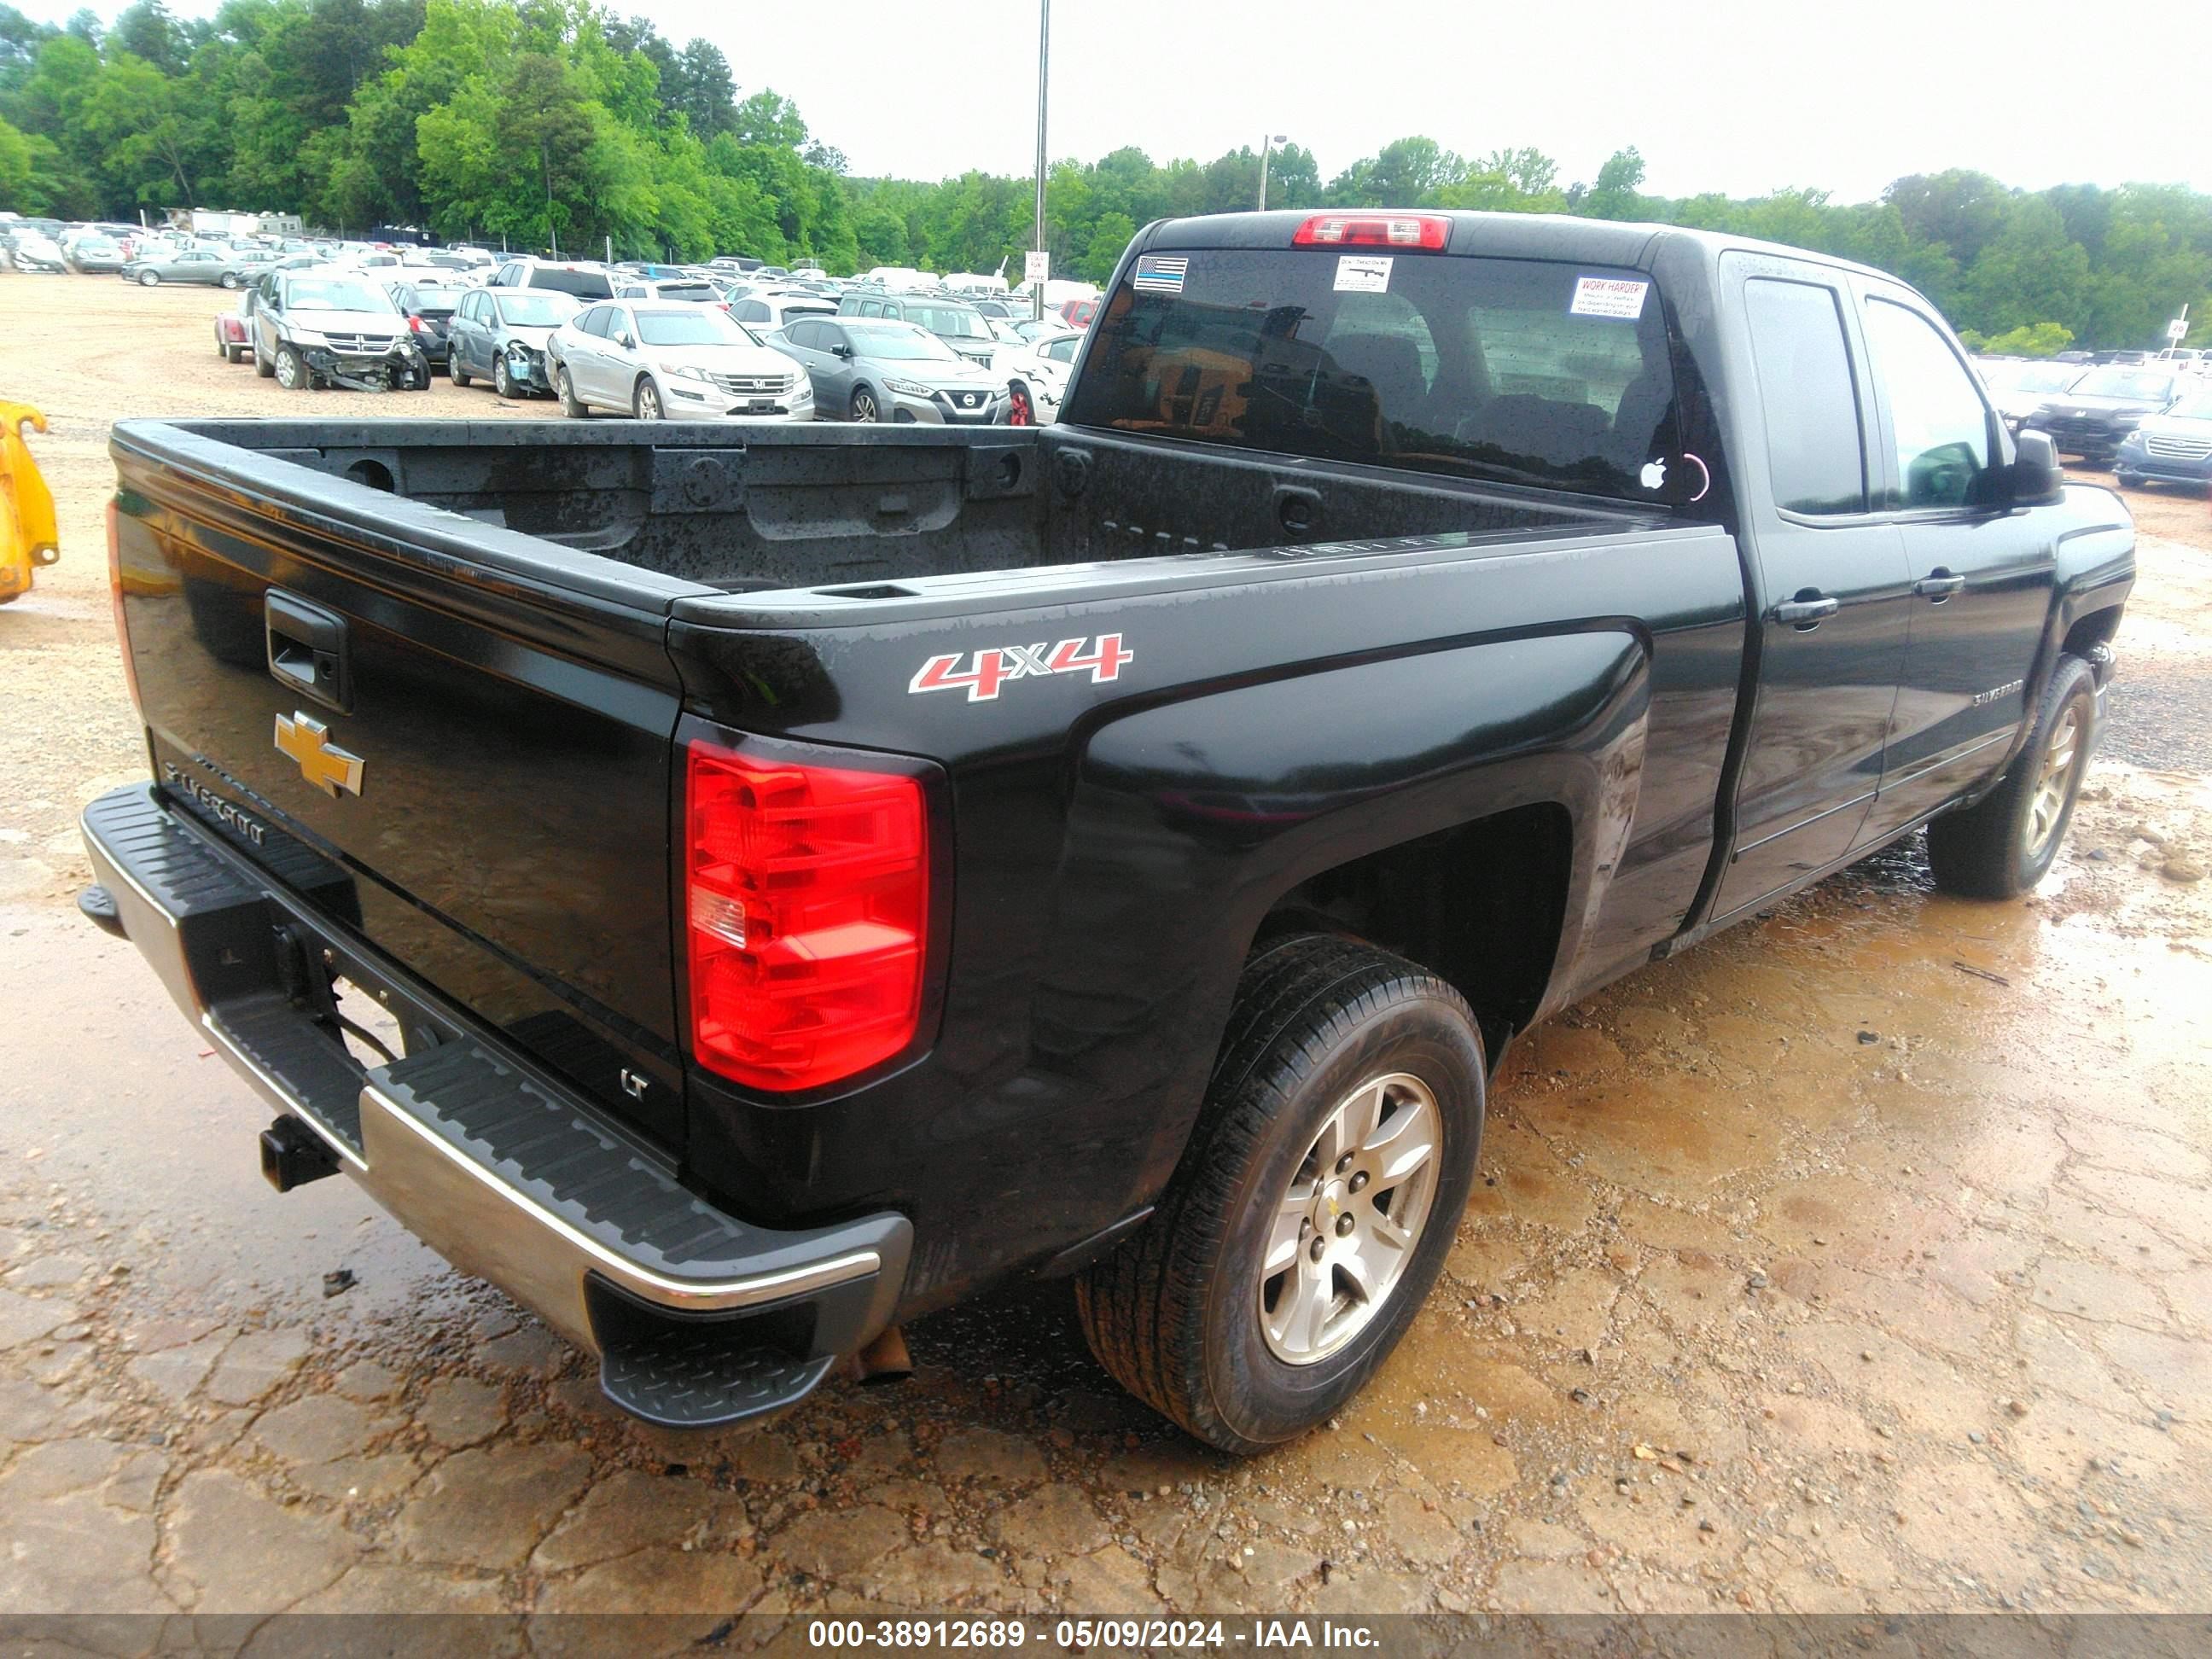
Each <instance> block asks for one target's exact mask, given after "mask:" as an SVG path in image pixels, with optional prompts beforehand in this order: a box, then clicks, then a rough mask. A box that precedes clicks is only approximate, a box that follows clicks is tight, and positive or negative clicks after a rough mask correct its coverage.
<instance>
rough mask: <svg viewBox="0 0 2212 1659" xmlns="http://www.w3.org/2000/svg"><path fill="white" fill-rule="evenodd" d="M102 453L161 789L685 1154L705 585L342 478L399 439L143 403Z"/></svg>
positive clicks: (131, 641)
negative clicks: (693, 814) (338, 442)
mask: <svg viewBox="0 0 2212 1659" xmlns="http://www.w3.org/2000/svg"><path fill="white" fill-rule="evenodd" d="M298 430H299V428H297V427H292V428H289V432H290V433H291V434H294V435H296V434H297V432H298ZM114 453H115V457H116V461H117V466H118V474H119V477H120V483H121V488H120V489H119V491H118V497H117V520H116V538H115V539H116V558H117V561H118V570H117V586H118V606H119V608H120V610H121V612H122V617H123V621H124V623H125V634H126V638H125V648H126V650H127V651H128V652H129V653H130V659H131V666H132V669H133V671H134V674H135V677H136V681H137V690H138V695H139V698H140V702H141V706H142V709H143V715H144V718H145V722H146V725H147V726H148V728H149V742H150V744H151V749H152V759H153V763H154V769H155V779H156V781H157V782H158V783H160V784H161V786H162V787H163V788H164V789H165V791H166V792H167V794H168V796H169V798H170V799H171V802H172V804H173V805H175V806H176V807H178V808H179V810H184V811H191V812H192V813H193V814H194V815H195V816H196V817H198V818H199V819H200V820H201V821H202V822H204V823H207V824H209V825H210V826H212V827H214V828H215V829H217V830H219V831H220V832H221V833H222V836H224V838H225V839H226V840H227V841H228V842H229V843H230V844H231V845H232V846H234V847H235V848H238V849H239V850H240V852H242V853H244V854H246V856H247V857H249V858H252V859H253V860H255V861H256V862H257V863H258V864H260V865H261V866H263V867H264V868H266V869H272V870H283V871H284V872H287V874H288V876H289V875H290V873H291V872H293V871H295V870H296V869H299V868H301V867H303V866H301V864H300V863H299V862H298V861H299V860H309V861H310V862H309V864H308V865H307V866H305V867H310V868H317V869H318V870H319V874H318V876H317V878H316V879H314V880H313V881H312V882H311V881H307V880H305V879H301V878H292V879H291V880H290V883H289V884H290V885H291V887H292V888H293V889H294V890H295V891H296V892H298V893H299V894H300V896H301V897H302V898H303V899H304V900H306V901H307V902H311V903H313V904H314V905H315V906H316V907H317V908H319V909H321V910H324V911H325V912H326V913H328V914H330V915H331V919H332V920H333V921H337V922H339V923H341V924H343V926H345V927H350V928H354V929H357V930H358V932H359V933H361V934H362V936H363V937H364V938H366V939H368V941H369V942H370V943H371V944H373V945H375V946H376V947H378V948H379V949H380V951H382V952H383V953H384V955H385V956H386V957H389V958H392V959H393V960H395V961H397V962H398V963H400V964H402V965H404V967H406V968H408V969H411V970H412V971H413V972H414V973H415V974H416V975H419V976H420V977H421V978H422V979H423V980H424V981H428V983H429V984H430V985H432V986H434V987H436V988H437V989H438V990H440V991H442V992H443V993H445V994H447V996H448V997H450V998H452V999H453V1000H455V1001H457V1002H459V1003H460V1004H461V1005H463V1006H465V1007H466V1008H468V1009H469V1010H471V1012H474V1013H476V1014H477V1016H478V1017H479V1018H482V1019H483V1020H485V1021H486V1022H487V1023H489V1024H492V1025H495V1026H496V1027H498V1028H500V1029H501V1030H503V1031H505V1032H506V1033H507V1036H509V1037H510V1038H511V1039H512V1040H513V1042H516V1043H517V1044H518V1045H520V1046H521V1047H523V1048H526V1049H528V1050H530V1051H531V1052H532V1054H534V1055H535V1056H537V1057H538V1059H539V1060H542V1061H544V1063H545V1064H547V1065H549V1066H551V1067H553V1068H554V1069H556V1070H557V1071H559V1072H561V1073H563V1074H564V1075H566V1076H567V1077H568V1078H569V1079H571V1080H572V1081H574V1083H575V1084H576V1085H578V1086H580V1088H582V1089H584V1090H585V1091H587V1092H588V1093H589V1094H590V1095H591V1097H592V1098H594V1099H595V1100H597V1101H599V1102H600V1103H602V1104H604V1105H605V1106H606V1107H607V1108H608V1109H611V1110H612V1111H614V1112H616V1113H617V1114H618V1115H622V1116H623V1117H625V1118H627V1119H628V1120H629V1121H630V1122H632V1123H633V1124H635V1126H637V1127H639V1128H641V1129H642V1130H645V1131H646V1132H647V1133H650V1134H651V1135H652V1136H653V1138H655V1139H658V1140H659V1141H661V1142H662V1143H663V1144H664V1145H666V1146H670V1147H671V1149H672V1150H675V1151H678V1152H680V1151H681V1147H682V1140H683V1122H684V1119H683V1082H682V1068H681V1064H680V1060H679V1054H678V1039H677V1024H676V1016H675V1006H674V989H673V975H672V968H671V952H670V940H669V932H670V907H669V884H670V871H669V854H668V815H669V811H670V787H671V778H670V739H671V734H672V732H673V731H674V728H675V725H676V719H677V712H678V684H677V680H676V676H675V672H674V670H673V668H672V666H671V664H670V662H669V659H668V657H667V654H666V652H665V648H664V645H663V635H664V632H665V617H664V612H665V606H666V605H667V603H668V600H669V597H670V595H669V593H667V592H663V591H661V590H663V589H675V590H677V591H682V592H689V591H692V590H691V589H690V586H689V585H688V584H673V583H669V582H667V581H666V580H665V579H662V578H659V577H656V576H653V575H651V574H646V573H642V572H639V571H635V570H631V569H628V568H624V567H621V566H617V565H614V564H612V563H611V562H608V561H605V560H600V559H597V558H594V557H592V556H589V555H585V554H577V553H572V552H569V551H568V550H562V549H559V548H556V547H553V546H550V545H549V544H545V543H543V542H538V541H534V540H532V538H526V537H522V536H519V535H514V534H513V533H512V532H507V531H504V530H501V529H498V528H495V527H493V526H477V525H473V524H471V523H470V522H469V521H467V520H463V519H460V518H459V517H457V516H455V515H453V514H451V513H441V512H440V511H438V510H437V509H435V508H431V507H424V506H422V505H421V504H420V503H417V502H413V501H407V500H405V499H404V497H402V496H400V495H394V494H389V493H384V492H383V491H381V490H380V489H373V488H369V487H368V486H367V485H366V484H365V483H361V482H356V480H364V479H365V480H374V481H376V482H379V483H387V484H388V483H389V481H390V479H391V476H392V475H391V473H390V471H388V470H385V471H381V472H380V469H387V468H388V466H396V465H399V464H400V463H399V460H398V458H397V457H396V456H394V455H393V454H392V453H391V452H389V451H386V452H382V453H381V459H380V453H379V452H377V451H376V450H374V448H363V449H360V450H353V449H345V448H338V447H333V448H331V449H329V450H326V451H293V450H287V451H279V452H272V453H267V454H261V453H253V452H252V451H248V450H245V449H240V448H238V447H234V446H230V445H226V444H219V443H216V442H215V441H212V440H210V439H207V438H204V437H200V436H197V435H193V434H191V432H189V431H187V430H185V429H184V428H176V427H167V426H153V425H138V424H129V425H125V426H124V427H120V428H118V431H117V435H116V439H115V442H114ZM311 469H312V470H311ZM333 475H335V476H333ZM314 860H320V865H319V866H317V865H316V864H314V863H313V861H314Z"/></svg>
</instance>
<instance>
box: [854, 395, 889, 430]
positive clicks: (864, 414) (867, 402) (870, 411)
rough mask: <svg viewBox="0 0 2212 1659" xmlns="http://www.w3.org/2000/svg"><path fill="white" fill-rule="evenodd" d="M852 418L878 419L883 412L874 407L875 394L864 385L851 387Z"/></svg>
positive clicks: (861, 419)
mask: <svg viewBox="0 0 2212 1659" xmlns="http://www.w3.org/2000/svg"><path fill="white" fill-rule="evenodd" d="M853 418H854V420H856V421H870V422H873V421H880V420H882V419H883V418H884V417H883V414H882V411H881V410H878V408H877V407H876V394H875V393H874V392H871V391H869V390H868V388H867V387H866V386H854V388H853Z"/></svg>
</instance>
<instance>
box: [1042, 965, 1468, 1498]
mask: <svg viewBox="0 0 2212 1659" xmlns="http://www.w3.org/2000/svg"><path fill="white" fill-rule="evenodd" d="M1486 1074H1487V1066H1486V1062H1485V1060H1484V1055H1483V1042H1482V1033H1481V1030H1480V1028H1479V1027H1478V1026H1477V1025H1476V1024H1475V1020H1474V1015H1473V1014H1472V1013H1471V1012H1469V1011H1468V1006H1467V1004H1466V1002H1465V1001H1463V1000H1462V999H1461V997H1460V995H1459V994H1458V993H1457V992H1455V991H1454V990H1453V989H1452V988H1451V987H1449V986H1448V985H1446V984H1444V983H1443V981H1441V980H1439V979H1437V978H1436V977H1435V976H1434V975H1431V974H1430V973H1428V972H1427V971H1425V969H1421V968H1419V967H1416V966H1415V965H1414V964H1413V963H1409V962H1405V961H1402V960H1401V959H1400V958H1398V957H1393V956H1390V955H1388V954H1387V953H1385V952H1383V951H1379V950H1376V948H1374V947H1373V946H1371V945H1364V944H1361V943H1358V941H1355V940H1350V939H1340V938H1338V937H1335V936H1334V935H1330V934H1322V933H1299V934H1293V935H1291V936H1289V937H1287V938H1285V939H1279V940H1278V941H1277V942H1275V943H1273V944H1271V945H1267V946H1266V947H1264V948H1263V949H1262V950H1261V951H1260V952H1259V953H1257V954H1256V955H1255V956H1254V957H1252V959H1251V960H1250V961H1249V962H1248V963H1246V964H1245V968H1244V973H1243V978H1242V980H1241V981H1239V983H1238V986H1237V1000H1236V1004H1235V1006H1234V1007H1233V1008H1232V1010H1231V1014H1230V1019H1229V1027H1228V1030H1227V1031H1226V1033H1225V1036H1224V1037H1223V1041H1222V1046H1221V1052H1220V1056H1219V1058H1218V1060H1216V1061H1215V1063H1214V1068H1213V1076H1212V1081H1211V1082H1210V1084H1209V1085H1208V1086H1207V1089H1206V1103H1205V1104H1204V1106H1203V1107H1202V1108H1201V1109H1200V1114H1199V1120H1198V1123H1197V1126H1196V1127H1195V1128H1194V1130H1193V1132H1192V1134H1191V1141H1190V1145H1189V1146H1188V1148H1187V1149H1186V1150H1185V1152H1184V1154H1183V1158H1182V1164H1180V1165H1178V1166H1177V1168H1176V1173H1175V1175H1174V1176H1173V1177H1172V1178H1171V1179H1170V1182H1169V1183H1168V1187H1167V1190H1166V1192H1165V1193H1164V1194H1163V1196H1162V1198H1161V1200H1160V1204H1159V1207H1158V1212H1156V1213H1155V1214H1154V1215H1153V1216H1152V1218H1151V1219H1150V1220H1149V1221H1147V1222H1146V1224H1145V1225H1144V1226H1143V1227H1142V1228H1140V1229H1139V1231H1137V1232H1136V1233H1135V1234H1134V1235H1133V1237H1131V1238H1130V1239H1129V1240H1128V1242H1127V1243H1125V1244H1124V1245H1123V1246H1122V1247H1121V1249H1119V1250H1117V1251H1115V1254H1113V1255H1110V1256H1109V1257H1108V1258H1106V1260H1104V1261H1101V1262H1098V1263H1097V1264H1096V1265H1094V1266H1093V1267H1090V1268H1089V1269H1087V1270H1086V1271H1085V1273H1084V1274H1083V1276H1082V1277H1081V1278H1080V1279H1078V1281H1077V1284H1076V1308H1077V1311H1078V1314H1079V1317H1080V1319H1081V1321H1082V1324H1083V1332H1084V1335H1085V1338H1087V1339H1088V1340H1089V1341H1090V1344H1091V1352H1093V1353H1094V1354H1096V1355H1097V1357H1098V1360H1099V1363H1100V1364H1103V1365H1104V1366H1105V1368H1106V1369H1107V1370H1109V1371H1110V1372H1111V1373H1113V1375H1114V1377H1115V1380H1116V1381H1117V1382H1119V1383H1121V1386H1122V1387H1124V1388H1126V1389H1128V1390H1129V1391H1130V1392H1131V1393H1132V1394H1133V1395H1136V1396H1137V1397H1138V1398H1139V1399H1140V1400H1143V1401H1146V1403H1147V1404H1149V1405H1151V1406H1152V1407H1153V1408H1154V1409H1155V1410H1157V1411H1158V1412H1160V1413H1163V1414H1164V1415H1165V1416H1167V1417H1169V1418H1171V1419H1174V1420H1175V1421H1176V1423H1178V1424H1180V1425H1182V1427H1183V1428H1185V1429H1187V1430H1188V1431H1190V1432H1191V1433H1192V1434H1194V1435H1195V1436H1197V1437H1198V1438H1200V1440H1203V1441H1205V1442H1206V1443H1208V1444H1210V1445H1213V1446H1218V1447H1219V1448H1220V1449H1222V1450H1224V1451H1228V1452H1235V1453H1238V1454H1240V1455H1249V1454H1251V1453H1255V1452H1259V1451H1261V1450H1264V1449H1267V1447H1269V1446H1272V1445H1277V1444H1279V1443H1282V1442H1284V1441H1285V1440H1289V1439H1291V1438H1293V1437H1296V1436H1297V1435H1300V1434H1303V1433H1304V1432H1305V1431H1307V1430H1309V1429H1311V1428H1314V1427H1315V1426H1316V1425H1319V1424H1322V1423H1324V1422H1326V1421H1327V1420H1328V1418H1329V1416H1330V1414H1331V1413H1334V1412H1335V1411H1337V1410H1338V1409H1339V1408H1340V1407H1342V1406H1343V1405H1344V1403H1345V1402H1346V1401H1348V1400H1350V1399H1351V1398H1352V1395H1355V1394H1357V1393H1358V1391H1359V1389H1361V1388H1362V1387H1363V1386H1364V1384H1365V1383H1366V1382H1367V1379H1368V1378H1369V1377H1370V1376H1372V1375H1373V1374H1374V1372H1375V1370H1376V1367H1378V1366H1379V1365H1380V1364H1382V1363H1383V1359H1384V1358H1386V1357H1388V1355H1389V1352H1390V1351H1391V1350H1392V1349H1393V1348H1395V1346H1397V1344H1398V1340H1399V1338H1400V1337H1401V1336H1402V1335H1404V1334H1405V1331H1406V1328H1407V1325H1408V1324H1409V1323H1410V1322H1412V1320H1413V1315H1414V1313H1415V1311H1416V1310H1418V1309H1419V1306H1420V1304H1421V1301H1422V1298H1423V1297H1425V1296H1426V1295H1427V1294H1428V1291H1429V1287H1430V1285H1431V1284H1432V1283H1434V1281H1435V1279H1436V1276H1437V1269H1438V1268H1439V1267H1440V1266H1441V1265H1442V1263H1443V1258H1444V1255H1445V1253H1446V1252H1447V1251H1449V1249H1451V1245H1452V1241H1453V1237H1454V1236H1455V1233H1456V1232H1457V1231H1458V1222H1459V1217H1460V1213H1461V1212H1462V1210H1463V1209H1464V1208H1465V1207H1466V1205H1467V1194H1468V1187H1469V1185H1470V1184H1471V1183H1472V1182H1473V1180H1474V1168H1475V1157H1476V1153H1477V1152H1478V1151H1479V1149H1480V1146H1481V1140H1482V1121H1483V1111H1484V1097H1485V1089H1484V1079H1485V1078H1486ZM1424 1146H1425V1149H1426V1152H1425V1157H1424V1156H1421V1152H1422V1149H1423V1147H1424ZM1363 1284H1364V1285H1365V1287H1366V1294H1365V1295H1364V1296H1363V1295H1362V1294H1361V1291H1360V1287H1361V1286H1362V1285H1363Z"/></svg>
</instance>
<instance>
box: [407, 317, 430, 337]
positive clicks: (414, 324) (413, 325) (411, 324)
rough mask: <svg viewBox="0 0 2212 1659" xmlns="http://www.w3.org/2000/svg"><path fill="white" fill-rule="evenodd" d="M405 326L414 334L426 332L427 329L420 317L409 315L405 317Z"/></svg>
mask: <svg viewBox="0 0 2212 1659" xmlns="http://www.w3.org/2000/svg"><path fill="white" fill-rule="evenodd" d="M407 326H408V328H409V329H410V331H413V332H414V333H416V334H422V333H427V332H428V330H427V329H425V328H424V327H423V325H422V319H421V318H420V317H410V318H409V319H407Z"/></svg>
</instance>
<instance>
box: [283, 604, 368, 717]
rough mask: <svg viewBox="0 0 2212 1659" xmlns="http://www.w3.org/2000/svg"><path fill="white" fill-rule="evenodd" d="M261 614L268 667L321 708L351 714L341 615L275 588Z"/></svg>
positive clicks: (350, 677) (349, 670) (349, 674)
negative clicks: (265, 629)
mask: <svg viewBox="0 0 2212 1659" xmlns="http://www.w3.org/2000/svg"><path fill="white" fill-rule="evenodd" d="M262 615H263V617H264V618H265V619H266V620H267V622H268V624H269V671H270V673H271V674H273V675H275V676H276V678H277V680H278V681H279V682H280V683H282V684H285V685H289V686H290V687H291V688H292V689H293V690H295V691H297V692H299V693H300V694H301V696H307V697H312V698H313V699H314V700H315V701H316V702H319V703H321V704H322V705H323V706H324V707H325V708H335V709H337V711H338V713H340V714H351V713H352V712H353V673H352V668H351V664H350V663H349V660H348V657H347V652H346V624H345V618H344V617H341V616H339V615H338V614H337V612H336V611H325V610H324V609H323V608H322V606H320V605H310V604H308V603H307V600H305V599H299V598H296V597H295V596H294V595H292V594H290V593H287V592H284V591H283V589H282V588H276V587H272V588H270V590H269V592H268V593H267V594H266V595H265V596H264V599H263V601H262Z"/></svg>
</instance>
